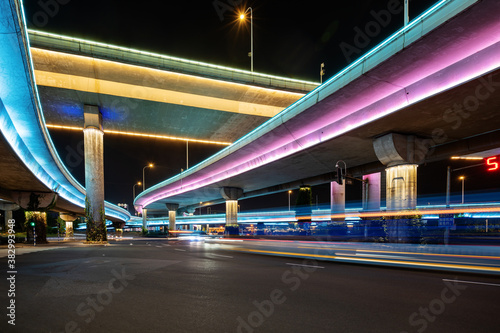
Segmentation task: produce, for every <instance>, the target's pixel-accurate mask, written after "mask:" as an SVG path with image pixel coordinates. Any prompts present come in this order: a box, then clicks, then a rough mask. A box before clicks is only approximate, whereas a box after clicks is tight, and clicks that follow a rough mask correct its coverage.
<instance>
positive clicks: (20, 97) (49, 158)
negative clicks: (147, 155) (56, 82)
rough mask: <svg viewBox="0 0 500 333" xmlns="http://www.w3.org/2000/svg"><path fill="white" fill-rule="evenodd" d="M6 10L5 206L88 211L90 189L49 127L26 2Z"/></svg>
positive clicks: (119, 217)
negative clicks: (58, 146)
mask: <svg viewBox="0 0 500 333" xmlns="http://www.w3.org/2000/svg"><path fill="white" fill-rule="evenodd" d="M0 13H1V16H2V19H1V21H0V22H1V24H0V39H1V40H0V62H1V68H2V72H1V75H0V132H1V135H0V156H1V158H0V198H1V199H4V201H3V202H2V203H1V204H2V205H1V207H0V208H5V207H6V205H8V202H13V203H16V204H18V205H21V206H22V207H23V208H25V209H30V208H31V209H42V208H43V209H44V208H47V207H52V209H53V210H56V211H60V212H63V213H71V214H77V215H83V212H84V207H85V196H86V191H85V188H84V187H83V186H82V185H81V184H79V183H78V182H77V181H76V180H75V179H74V178H73V176H72V175H71V174H70V173H69V172H68V170H67V169H66V168H65V166H64V164H63V163H62V161H61V160H60V158H59V156H58V154H57V152H56V150H55V148H54V145H53V143H52V141H51V139H50V136H49V133H48V130H47V128H46V126H45V119H44V115H43V112H42V108H41V105H40V101H39V99H38V93H37V88H36V85H35V79H34V75H33V70H32V63H31V57H30V52H29V43H28V39H27V31H26V27H25V21H24V17H23V12H22V6H21V4H20V2H18V1H3V2H2V3H1V4H0ZM6 201H7V202H6ZM12 206H13V205H12ZM104 209H105V214H106V218H108V219H110V220H113V221H121V222H126V221H128V220H129V219H130V214H129V213H128V212H127V211H126V210H124V209H123V208H120V207H118V206H116V205H113V204H111V203H108V202H105V204H104Z"/></svg>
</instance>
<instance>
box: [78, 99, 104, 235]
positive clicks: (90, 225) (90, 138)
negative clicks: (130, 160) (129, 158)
mask: <svg viewBox="0 0 500 333" xmlns="http://www.w3.org/2000/svg"><path fill="white" fill-rule="evenodd" d="M83 111H84V119H85V124H84V129H83V133H84V146H85V189H86V191H87V197H86V217H87V241H93V242H101V241H106V240H107V235H106V219H105V215H104V150H103V146H104V145H103V137H104V132H103V127H102V114H101V112H100V111H99V108H98V107H97V106H93V105H84V107H83Z"/></svg>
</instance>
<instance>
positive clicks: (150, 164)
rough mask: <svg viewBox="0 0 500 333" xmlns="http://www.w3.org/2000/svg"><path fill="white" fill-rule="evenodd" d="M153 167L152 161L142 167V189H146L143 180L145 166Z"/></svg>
mask: <svg viewBox="0 0 500 333" xmlns="http://www.w3.org/2000/svg"><path fill="white" fill-rule="evenodd" d="M152 167H153V163H149V164H148V165H146V166H145V167H144V168H142V190H143V191H144V190H145V189H146V181H145V179H144V178H145V177H144V176H145V175H144V171H145V170H146V168H152Z"/></svg>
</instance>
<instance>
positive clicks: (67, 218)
mask: <svg viewBox="0 0 500 333" xmlns="http://www.w3.org/2000/svg"><path fill="white" fill-rule="evenodd" d="M59 217H60V218H61V219H62V220H63V221H64V222H66V237H64V238H65V239H66V238H67V239H70V238H73V237H74V235H75V234H74V230H73V221H74V220H75V219H76V216H74V215H71V214H59Z"/></svg>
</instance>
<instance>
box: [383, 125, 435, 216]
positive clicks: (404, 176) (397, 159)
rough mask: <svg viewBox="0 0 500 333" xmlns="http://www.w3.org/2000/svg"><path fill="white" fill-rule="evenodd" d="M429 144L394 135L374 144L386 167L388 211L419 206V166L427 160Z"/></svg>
mask: <svg viewBox="0 0 500 333" xmlns="http://www.w3.org/2000/svg"><path fill="white" fill-rule="evenodd" d="M425 143H426V141H425V140H423V139H420V138H417V137H416V136H414V135H402V134H397V133H391V134H387V135H384V136H382V137H380V138H377V139H375V140H374V141H373V147H374V149H375V154H376V155H377V157H378V159H379V160H380V162H382V164H384V165H386V166H387V168H386V204H387V210H403V209H415V208H416V207H417V167H418V164H419V163H421V162H423V161H424V160H425V155H426V154H427V150H428V147H427V146H426V145H425Z"/></svg>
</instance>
